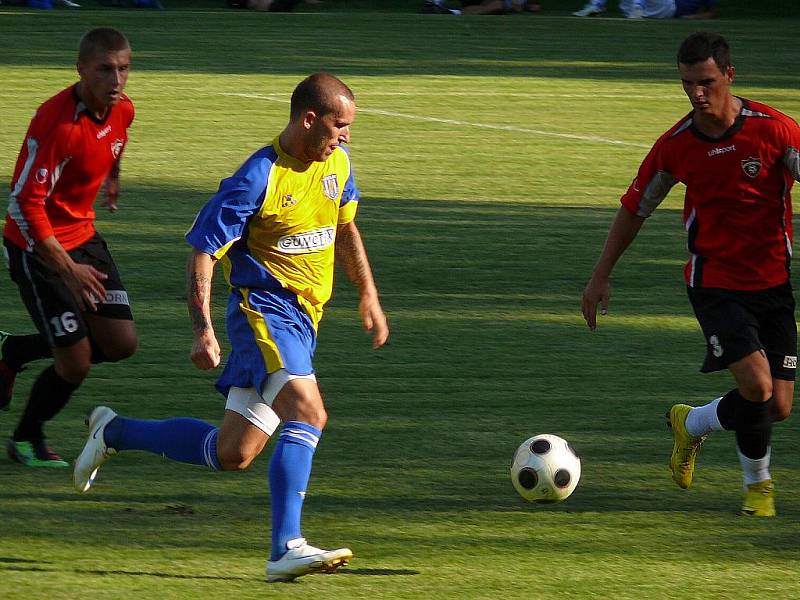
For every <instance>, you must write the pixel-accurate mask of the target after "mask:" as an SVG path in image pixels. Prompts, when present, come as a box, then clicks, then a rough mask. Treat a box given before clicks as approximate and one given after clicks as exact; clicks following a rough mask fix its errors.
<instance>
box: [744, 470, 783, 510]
mask: <svg viewBox="0 0 800 600" xmlns="http://www.w3.org/2000/svg"><path fill="white" fill-rule="evenodd" d="M742 514H743V515H747V516H749V517H774V516H775V515H776V513H775V484H774V483H772V479H765V480H764V481H759V482H758V483H751V484H750V485H748V486H747V491H746V492H745V493H744V504H742Z"/></svg>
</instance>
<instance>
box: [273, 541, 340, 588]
mask: <svg viewBox="0 0 800 600" xmlns="http://www.w3.org/2000/svg"><path fill="white" fill-rule="evenodd" d="M286 547H287V548H288V550H287V551H286V554H284V555H283V556H281V557H280V558H279V559H278V560H275V561H272V560H270V561H268V562H267V581H270V582H274V581H292V580H293V579H295V578H296V577H300V576H301V575H308V574H309V573H333V572H334V571H335V570H336V569H338V568H339V567H342V566H344V565H346V564H347V563H348V562H350V560H351V559H352V558H353V552H352V551H351V550H350V548H339V549H338V550H321V549H320V548H315V547H314V546H309V545H308V544H307V543H306V539H305V538H297V539H296V540H291V541H290V542H288V543H287V544H286Z"/></svg>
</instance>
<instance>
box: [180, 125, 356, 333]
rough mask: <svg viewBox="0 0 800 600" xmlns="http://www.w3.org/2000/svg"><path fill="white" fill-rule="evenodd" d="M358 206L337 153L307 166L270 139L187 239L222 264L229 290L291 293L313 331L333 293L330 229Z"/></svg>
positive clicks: (345, 160) (346, 164)
mask: <svg viewBox="0 0 800 600" xmlns="http://www.w3.org/2000/svg"><path fill="white" fill-rule="evenodd" d="M358 200H359V191H358V188H357V187H356V184H355V178H354V176H353V170H352V168H351V166H350V157H349V155H348V153H347V152H346V151H345V149H344V148H343V147H341V146H340V147H338V148H336V150H334V152H333V153H332V154H331V155H330V156H329V157H328V159H327V160H326V161H324V162H312V163H309V164H306V163H302V162H300V161H298V160H296V159H294V158H292V157H291V156H289V155H288V154H286V152H284V150H283V149H282V148H281V147H280V144H279V142H278V138H277V137H276V138H275V139H274V140H273V142H272V144H271V145H269V146H266V147H264V148H262V149H261V150H259V151H257V152H256V153H255V154H253V155H252V156H251V157H250V158H248V159H247V161H245V163H244V164H243V165H242V166H241V167H240V168H239V170H238V171H236V173H234V175H233V176H232V177H229V178H227V179H224V180H223V181H222V182H221V183H220V186H219V190H218V191H217V193H216V194H214V196H212V197H211V199H210V200H209V201H208V202H207V203H206V205H205V206H204V207H203V208H202V209H201V210H200V212H199V213H198V215H197V217H196V219H195V221H194V224H192V227H191V228H190V229H189V231H188V232H187V233H186V239H187V241H188V242H189V243H190V244H191V245H192V246H193V247H194V248H195V249H197V250H199V251H200V252H205V253H207V254H210V255H211V256H213V257H215V258H218V259H222V261H223V265H224V268H225V277H226V279H227V281H228V283H229V284H230V285H231V286H232V287H236V288H260V289H265V290H281V289H288V290H290V291H291V292H293V293H294V294H296V295H297V297H298V301H299V302H300V305H301V306H302V307H303V308H304V309H305V311H306V312H307V313H308V315H309V316H310V317H311V320H312V322H313V323H314V327H315V328H316V327H317V324H318V323H319V320H320V318H321V317H322V309H323V306H324V305H325V303H326V302H327V301H328V300H329V299H330V296H331V291H332V288H333V270H334V254H333V245H334V241H335V239H336V227H337V225H340V224H345V223H349V222H350V221H352V220H353V219H354V218H355V215H356V208H357V206H358Z"/></svg>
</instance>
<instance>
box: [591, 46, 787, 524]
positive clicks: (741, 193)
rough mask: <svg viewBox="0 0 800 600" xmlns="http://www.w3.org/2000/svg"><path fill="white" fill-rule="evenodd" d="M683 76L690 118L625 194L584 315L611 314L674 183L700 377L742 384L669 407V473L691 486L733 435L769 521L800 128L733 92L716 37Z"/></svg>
mask: <svg viewBox="0 0 800 600" xmlns="http://www.w3.org/2000/svg"><path fill="white" fill-rule="evenodd" d="M678 69H679V71H680V75H681V80H682V81H683V88H684V91H685V92H686V95H687V96H688V97H689V100H690V102H691V103H692V112H691V113H689V115H687V116H686V117H684V118H683V119H681V120H680V121H679V122H678V123H677V124H676V125H675V126H673V127H672V128H671V129H670V130H669V131H667V132H666V133H665V134H664V135H662V136H661V137H660V138H659V139H658V141H657V142H656V143H655V145H654V146H653V148H652V149H651V150H650V152H649V153H648V155H647V157H646V158H645V160H644V162H643V163H642V165H641V167H640V168H639V172H638V174H637V176H636V178H635V179H634V180H633V183H632V184H631V185H630V187H629V188H628V190H627V192H626V193H625V194H624V195H623V196H622V200H621V201H622V207H621V208H620V209H619V211H618V213H617V216H616V218H615V220H614V222H613V224H612V225H611V229H610V231H609V234H608V238H607V240H606V243H605V247H604V248H603V252H602V254H601V256H600V258H599V260H598V262H597V264H596V265H595V268H594V271H593V273H592V277H591V279H590V281H589V283H588V284H587V286H586V289H585V290H584V293H583V306H582V309H583V316H584V318H585V319H586V322H587V324H588V325H589V327H590V328H591V329H595V327H596V324H597V321H596V315H597V307H598V305H600V309H601V314H605V313H606V311H607V308H608V298H609V278H610V275H611V271H612V269H613V268H614V265H615V264H616V263H617V261H618V260H619V258H620V257H621V256H622V254H623V253H624V252H625V250H626V249H627V247H628V246H629V245H630V243H631V242H632V241H633V240H634V238H635V237H636V235H637V234H638V232H639V229H640V228H641V226H642V224H643V223H644V220H645V219H646V218H647V217H649V216H650V215H651V214H652V212H653V211H654V210H655V208H656V207H657V206H658V205H659V204H660V203H661V201H662V200H663V199H664V198H665V197H666V195H667V194H668V193H669V191H670V189H671V188H672V186H674V185H675V184H676V183H678V182H680V183H683V184H684V185H685V186H686V197H685V202H684V211H683V220H684V224H685V227H686V231H687V233H688V249H689V260H688V262H687V264H686V268H685V271H684V274H685V279H686V285H687V290H688V294H689V299H690V301H691V303H692V306H693V308H694V312H695V315H696V317H697V319H698V321H699V323H700V326H701V329H702V330H703V334H704V335H705V337H706V342H707V355H706V359H705V361H704V363H703V366H702V369H701V370H702V371H703V372H709V371H718V370H722V369H728V370H729V371H730V372H731V374H732V375H733V377H734V379H735V380H736V388H735V389H733V390H731V391H730V392H728V393H727V394H725V395H724V396H722V397H721V398H717V399H716V400H714V401H713V402H711V403H709V404H707V405H705V406H700V407H696V408H693V407H690V406H688V405H685V404H676V405H674V406H673V407H672V408H671V409H670V410H669V412H668V414H667V422H668V424H669V425H670V426H671V427H672V433H673V438H674V445H673V452H672V458H671V462H670V466H671V469H672V477H673V480H674V481H675V482H676V483H677V484H678V485H679V486H680V487H682V488H687V487H689V486H690V485H691V483H692V478H693V475H694V462H695V456H696V454H697V451H698V449H699V447H700V444H701V443H702V442H703V440H704V439H705V438H706V436H707V435H708V434H709V433H710V432H711V431H714V430H721V429H728V430H733V431H735V432H736V442H737V448H738V452H739V457H740V462H741V464H742V469H743V471H744V483H745V486H746V489H747V491H746V494H745V499H744V505H743V507H742V512H743V513H745V514H748V515H756V516H773V515H774V514H775V507H774V486H773V482H772V478H771V476H770V474H769V458H770V436H771V431H772V423H773V421H780V420H783V419H785V418H787V417H788V416H789V413H790V412H791V408H792V401H793V396H794V379H795V370H796V363H797V325H796V323H795V317H794V307H795V303H794V297H793V293H792V288H791V284H790V281H789V263H790V259H791V256H792V208H791V197H790V190H791V188H792V184H793V183H794V181H796V180H798V181H800V127H798V125H797V123H796V122H795V121H794V120H792V119H791V118H789V117H787V116H786V115H784V114H782V113H780V112H778V111H777V110H775V109H773V108H771V107H769V106H767V105H765V104H760V103H758V102H753V101H751V100H747V99H744V98H740V97H737V96H734V95H733V94H732V93H731V85H732V83H733V79H734V75H735V70H734V68H733V66H732V65H731V61H730V49H729V47H728V44H727V42H726V41H725V40H724V39H723V38H722V37H721V36H719V35H716V34H710V33H696V34H693V35H691V36H689V37H688V38H687V39H686V40H684V42H683V44H682V45H681V47H680V49H679V51H678Z"/></svg>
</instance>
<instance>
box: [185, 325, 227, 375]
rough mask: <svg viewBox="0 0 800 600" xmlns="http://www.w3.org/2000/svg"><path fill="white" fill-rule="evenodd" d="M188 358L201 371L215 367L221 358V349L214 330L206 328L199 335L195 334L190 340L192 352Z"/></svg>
mask: <svg viewBox="0 0 800 600" xmlns="http://www.w3.org/2000/svg"><path fill="white" fill-rule="evenodd" d="M190 358H191V359H192V362H193V363H194V366H195V367H197V368H198V369H200V370H201V371H207V370H209V369H215V368H216V367H218V366H219V363H220V361H221V360H222V350H220V347H219V342H218V341H217V337H216V336H215V335H214V332H213V331H211V330H208V331H206V332H204V333H202V334H200V335H196V336H195V338H194V341H193V342H192V352H191V354H190Z"/></svg>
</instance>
